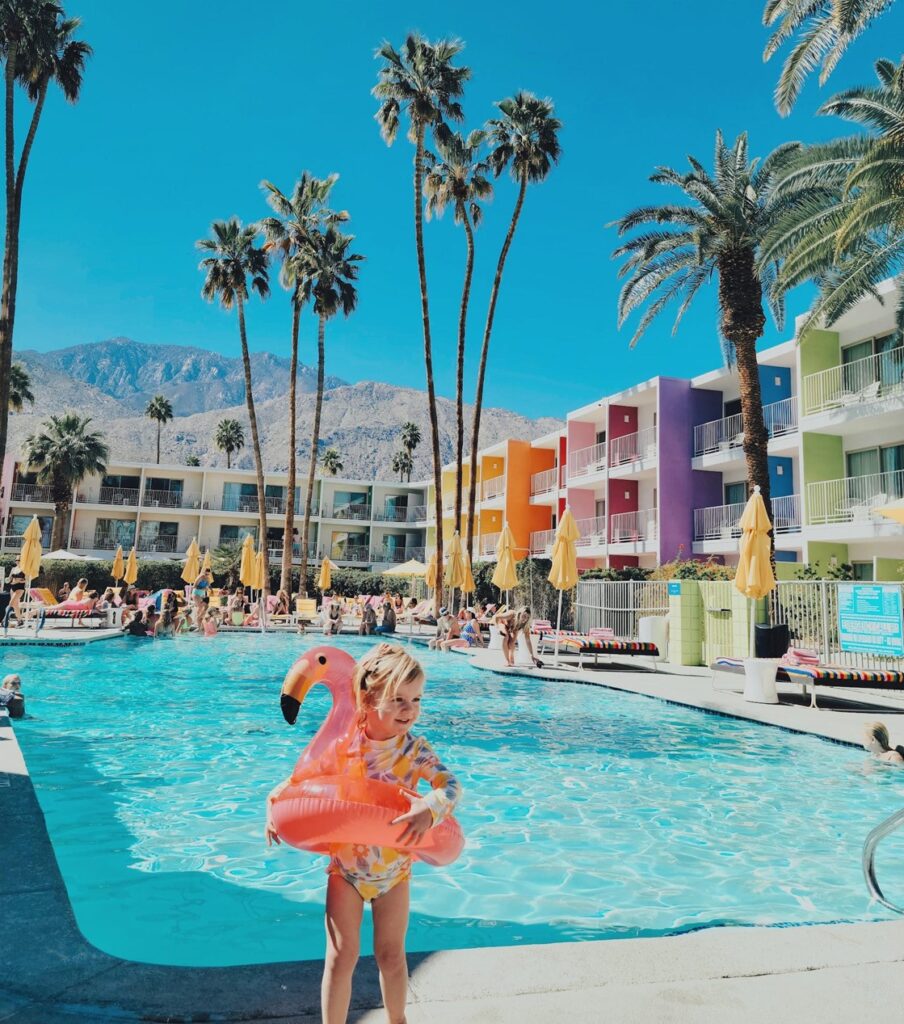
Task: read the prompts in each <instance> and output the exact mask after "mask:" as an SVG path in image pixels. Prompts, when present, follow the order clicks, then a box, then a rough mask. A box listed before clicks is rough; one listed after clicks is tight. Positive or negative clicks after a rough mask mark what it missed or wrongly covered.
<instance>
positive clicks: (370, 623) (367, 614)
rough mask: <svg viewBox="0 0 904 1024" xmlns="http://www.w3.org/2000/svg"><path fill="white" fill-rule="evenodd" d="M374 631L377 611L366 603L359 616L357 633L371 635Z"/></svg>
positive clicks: (375, 629)
mask: <svg viewBox="0 0 904 1024" xmlns="http://www.w3.org/2000/svg"><path fill="white" fill-rule="evenodd" d="M376 631H377V613H376V612H375V611H374V610H373V608H371V606H370V605H368V606H367V607H366V608H365V609H364V613H363V615H362V616H361V625H360V626H359V627H358V633H359V634H360V635H361V636H373V634H374V633H376Z"/></svg>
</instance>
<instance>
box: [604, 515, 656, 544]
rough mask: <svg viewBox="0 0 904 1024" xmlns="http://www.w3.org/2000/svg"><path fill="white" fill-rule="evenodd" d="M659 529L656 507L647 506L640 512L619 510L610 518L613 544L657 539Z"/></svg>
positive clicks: (610, 532)
mask: <svg viewBox="0 0 904 1024" xmlns="http://www.w3.org/2000/svg"><path fill="white" fill-rule="evenodd" d="M658 535H659V530H658V526H657V521H656V509H654V508H645V509H641V510H640V511H639V512H618V513H616V515H614V516H612V517H611V519H610V520H609V537H610V543H611V544H635V543H640V542H646V541H651V540H656V538H657V536H658Z"/></svg>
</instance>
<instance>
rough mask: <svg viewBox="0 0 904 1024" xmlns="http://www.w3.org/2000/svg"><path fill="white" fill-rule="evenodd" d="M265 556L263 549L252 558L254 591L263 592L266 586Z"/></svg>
mask: <svg viewBox="0 0 904 1024" xmlns="http://www.w3.org/2000/svg"><path fill="white" fill-rule="evenodd" d="M267 576H268V573H267V555H266V552H265V551H264V549H263V548H261V549H260V551H258V553H257V554H256V555H255V556H254V582H253V583H252V584H251V586H252V588H253V589H254V590H263V589H264V588H265V587H266V586H267V582H268V581H267Z"/></svg>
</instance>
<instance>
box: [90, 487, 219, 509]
mask: <svg viewBox="0 0 904 1024" xmlns="http://www.w3.org/2000/svg"><path fill="white" fill-rule="evenodd" d="M103 490H104V488H103V487H102V488H101V491H103ZM122 504H125V503H124V502H123V503H122ZM141 505H142V508H192V509H194V508H200V507H201V495H200V494H183V493H182V491H150V490H146V491H145V492H144V494H143V495H142V496H141Z"/></svg>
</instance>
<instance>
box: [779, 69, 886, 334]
mask: <svg viewBox="0 0 904 1024" xmlns="http://www.w3.org/2000/svg"><path fill="white" fill-rule="evenodd" d="M875 67H876V75H877V77H878V79H879V81H878V85H875V86H860V87H857V88H855V89H849V90H847V91H846V92H843V93H840V94H839V95H837V96H834V97H833V98H832V99H830V100H829V101H828V102H827V103H826V104H824V105H823V107H822V108H821V110H820V113H823V114H835V115H836V116H838V117H841V118H844V119H845V120H846V121H851V122H852V123H853V124H855V125H857V126H858V128H860V129H865V130H866V134H862V133H858V134H857V135H855V136H853V137H851V138H841V139H836V140H834V141H832V142H826V143H822V144H819V145H816V146H807V147H805V148H803V149H801V150H799V151H797V152H796V153H795V158H794V159H793V160H791V161H788V162H787V163H786V165H785V167H784V169H783V173H782V175H781V177H780V178H779V179H778V180H777V182H776V184H775V194H776V196H778V197H780V198H782V199H783V200H785V201H786V206H787V209H786V210H785V212H784V213H783V215H782V216H781V217H778V218H776V220H775V222H774V224H773V227H772V230H771V231H770V232H769V233H768V235H767V237H766V239H765V244H764V247H763V252H762V256H761V259H762V260H763V261H767V260H771V261H779V262H780V264H781V268H780V270H779V273H778V275H777V276H776V279H775V282H774V290H775V292H776V293H777V294H784V292H786V291H788V290H789V289H790V288H793V287H795V286H796V285H798V284H801V283H802V282H804V281H815V282H816V283H817V285H818V286H819V295H818V296H817V299H816V301H815V302H814V303H813V305H812V306H811V308H810V311H809V313H808V314H807V318H806V320H805V321H804V323H803V325H802V326H801V329H800V332H799V333H801V334H803V333H804V332H806V331H807V330H809V328H810V327H812V326H816V325H817V324H819V323H825V324H828V325H831V324H833V323H834V322H835V321H836V320H838V318H839V317H840V316H842V315H843V314H844V313H846V312H847V311H848V310H849V309H851V308H852V307H853V306H854V305H856V303H857V302H859V301H860V299H862V298H863V297H864V296H865V295H869V294H873V293H874V289H875V287H876V286H877V285H878V284H879V282H880V281H882V280H884V279H885V278H886V277H888V276H890V275H895V276H896V277H897V283H898V286H899V288H900V289H902V297H901V298H900V299H899V303H898V311H897V320H898V328H899V330H904V195H902V192H901V181H902V180H904V61H902V62H901V63H900V64H897V65H895V64H894V63H892V62H891V61H889V60H880V61H878V62H877V63H876V66H875Z"/></svg>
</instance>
